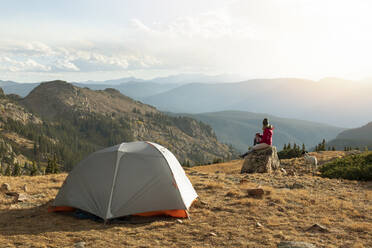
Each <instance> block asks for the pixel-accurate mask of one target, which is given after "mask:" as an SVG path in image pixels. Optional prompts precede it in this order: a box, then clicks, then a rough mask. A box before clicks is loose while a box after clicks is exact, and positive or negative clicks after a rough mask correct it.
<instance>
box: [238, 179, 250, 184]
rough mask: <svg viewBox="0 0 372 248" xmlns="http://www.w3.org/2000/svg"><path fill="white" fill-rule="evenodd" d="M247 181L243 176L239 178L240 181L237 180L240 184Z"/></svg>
mask: <svg viewBox="0 0 372 248" xmlns="http://www.w3.org/2000/svg"><path fill="white" fill-rule="evenodd" d="M247 182H248V180H247V179H245V178H242V179H240V181H239V183H240V184H243V183H247Z"/></svg>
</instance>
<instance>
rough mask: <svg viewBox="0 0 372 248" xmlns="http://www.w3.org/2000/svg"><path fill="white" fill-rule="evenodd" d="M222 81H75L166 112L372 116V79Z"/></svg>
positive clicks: (11, 88) (9, 85) (320, 118)
mask: <svg viewBox="0 0 372 248" xmlns="http://www.w3.org/2000/svg"><path fill="white" fill-rule="evenodd" d="M231 79H233V78H231ZM194 80H200V81H199V82H197V81H196V82H194ZM203 80H204V81H203ZM213 80H215V82H214V81H213ZM222 80H227V77H223V76H221V77H213V76H204V77H203V75H198V74H196V75H187V74H186V75H178V76H169V77H165V78H155V79H152V80H141V79H137V78H123V79H117V80H107V81H101V82H99V81H86V82H83V83H81V82H80V83H73V84H75V85H76V86H79V87H87V88H90V89H94V90H103V89H105V88H114V89H117V90H119V91H120V92H121V93H122V94H124V95H127V96H129V97H131V98H133V99H135V100H139V101H141V102H144V103H147V104H150V105H152V106H155V107H156V108H158V109H159V110H161V111H169V112H177V113H204V112H219V111H226V110H239V111H247V112H251V113H267V114H270V115H275V116H281V117H286V118H292V119H302V120H308V121H314V122H320V123H327V124H329V125H331V126H339V127H349V128H350V127H359V126H362V125H364V124H365V123H368V122H369V121H370V116H372V108H370V107H369V106H371V105H372V98H371V97H370V95H371V94H372V84H371V80H364V81H348V80H342V79H337V78H325V79H322V80H319V81H312V80H305V79H298V78H277V79H253V80H247V81H241V82H236V83H233V82H231V81H230V82H229V83H223V81H222ZM213 82H214V83H213ZM37 85H38V84H36V83H35V84H18V83H14V82H9V81H0V87H3V89H4V91H5V93H6V94H10V93H13V94H18V95H20V96H22V97H24V96H26V95H27V94H28V93H29V92H30V91H31V90H32V88H34V87H36V86H37Z"/></svg>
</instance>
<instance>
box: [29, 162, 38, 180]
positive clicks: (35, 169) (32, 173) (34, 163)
mask: <svg viewBox="0 0 372 248" xmlns="http://www.w3.org/2000/svg"><path fill="white" fill-rule="evenodd" d="M37 172H38V170H37V166H36V162H35V161H32V167H31V171H30V176H35V175H36V174H37Z"/></svg>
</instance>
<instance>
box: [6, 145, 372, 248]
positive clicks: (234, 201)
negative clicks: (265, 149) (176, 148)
mask: <svg viewBox="0 0 372 248" xmlns="http://www.w3.org/2000/svg"><path fill="white" fill-rule="evenodd" d="M313 155H315V156H317V157H318V159H319V161H320V162H321V163H324V162H325V161H329V160H332V159H334V158H336V157H340V156H344V153H343V152H322V153H313ZM282 164H283V166H284V167H285V168H286V169H287V170H288V171H289V170H290V169H292V170H295V171H296V176H283V175H273V176H268V175H267V174H250V175H242V174H239V171H240V167H241V165H242V161H241V160H236V161H232V162H229V163H224V164H215V165H210V166H199V167H194V168H191V169H186V174H187V175H188V177H189V178H190V180H191V182H192V183H193V185H194V187H195V189H196V191H197V193H198V194H199V196H200V197H199V199H198V201H197V202H196V203H195V204H194V205H193V206H192V207H191V209H190V216H191V218H190V219H183V220H182V221H178V220H177V219H174V218H166V217H151V218H140V217H131V218H126V219H124V220H122V221H120V222H116V223H115V222H114V223H111V224H108V225H103V223H99V222H95V221H92V220H81V219H76V218H75V217H73V216H71V214H58V213H48V212H47V208H48V206H49V204H50V203H51V201H52V200H53V199H54V197H55V195H56V194H57V192H58V190H59V188H60V187H61V185H62V183H63V181H64V179H65V178H66V174H58V175H48V176H36V177H27V176H22V177H0V181H1V182H7V183H9V184H10V186H11V188H12V190H13V191H15V192H20V193H24V194H26V195H27V199H26V200H25V201H24V202H18V203H16V202H14V197H10V196H6V195H5V194H4V193H2V192H0V220H1V222H0V246H1V247H30V246H33V247H74V244H76V243H77V242H81V241H83V242H85V247H123V246H125V247H257V248H276V247H277V244H278V243H279V242H281V241H303V242H308V243H311V244H314V245H316V247H319V248H339V247H345V248H362V247H364V248H367V247H372V194H371V192H372V191H371V190H372V184H371V182H356V181H349V180H337V179H324V178H320V177H317V176H312V175H310V174H307V173H304V172H303V171H302V170H301V168H303V160H302V159H292V160H285V161H282ZM24 185H26V186H27V188H28V190H27V191H26V192H24V190H23V189H22V188H23V187H24ZM293 185H296V186H297V188H293ZM257 187H262V188H263V189H264V190H265V191H266V192H268V193H267V194H266V195H265V196H264V197H263V198H262V199H256V198H250V197H248V195H247V189H252V188H257ZM10 223H11V225H10ZM314 224H319V225H321V226H323V227H324V228H325V230H323V229H320V228H318V229H317V228H310V227H311V226H312V225H314ZM123 237H124V238H123Z"/></svg>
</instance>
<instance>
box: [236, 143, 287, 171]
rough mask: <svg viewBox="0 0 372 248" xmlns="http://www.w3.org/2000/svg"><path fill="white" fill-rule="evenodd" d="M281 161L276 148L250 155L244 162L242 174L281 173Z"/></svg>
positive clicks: (254, 152) (272, 147)
mask: <svg viewBox="0 0 372 248" xmlns="http://www.w3.org/2000/svg"><path fill="white" fill-rule="evenodd" d="M279 169H280V161H279V158H278V153H277V150H276V147H275V146H271V147H268V148H266V149H262V150H257V151H253V152H251V153H249V154H248V155H247V156H246V157H245V160H244V163H243V166H242V170H241V173H272V172H274V171H280V170H279Z"/></svg>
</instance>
